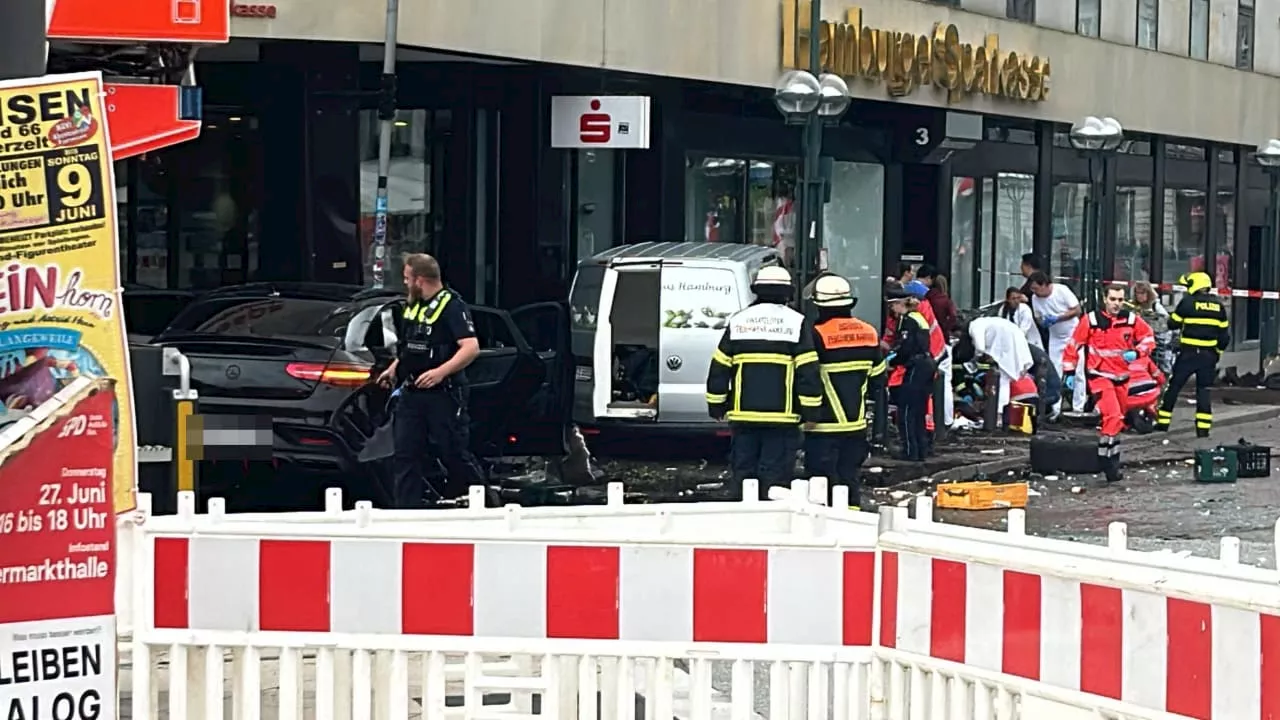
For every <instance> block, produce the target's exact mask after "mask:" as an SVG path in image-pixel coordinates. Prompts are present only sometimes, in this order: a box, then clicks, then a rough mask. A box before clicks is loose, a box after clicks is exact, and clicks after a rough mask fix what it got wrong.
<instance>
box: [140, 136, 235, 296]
mask: <svg viewBox="0 0 1280 720" xmlns="http://www.w3.org/2000/svg"><path fill="white" fill-rule="evenodd" d="M256 130H257V123H256V120H255V119H254V118H244V117H241V116H236V115H232V116H227V115H221V114H219V115H212V116H211V117H210V118H209V122H207V123H206V124H205V129H204V132H203V133H202V134H201V136H200V140H199V141H197V142H192V143H186V144H183V145H179V146H178V147H177V148H176V149H175V150H176V153H177V154H176V156H175V157H176V162H175V163H174V164H172V165H171V167H172V168H174V169H173V171H172V174H171V175H172V177H171V180H170V182H174V183H176V185H177V187H176V192H175V194H174V198H175V199H176V201H177V206H176V210H177V222H178V250H179V251H178V255H177V263H178V278H177V279H178V284H177V286H178V287H181V288H212V287H220V286H223V285H233V284H236V283H241V282H245V281H246V280H248V279H250V275H249V273H250V272H251V271H252V270H253V269H254V268H255V267H256V265H257V262H256V258H253V257H251V255H253V254H256V248H257V243H256V238H257V234H258V233H257V208H256V203H255V202H253V200H252V198H254V197H255V193H254V190H253V188H252V182H253V178H255V177H257V176H258V174H257V172H256V168H255V167H254V163H253V160H252V153H253V152H254V140H255V139H256ZM177 168H181V172H178V170H177ZM139 194H141V192H140V193H139ZM141 224H142V223H141V220H140V221H139V225H141ZM139 229H140V230H141V228H139ZM138 244H139V246H141V245H142V239H141V232H139V241H138ZM161 247H162V248H167V243H166V244H165V245H162V246H161ZM139 249H140V250H141V247H140V248H139Z"/></svg>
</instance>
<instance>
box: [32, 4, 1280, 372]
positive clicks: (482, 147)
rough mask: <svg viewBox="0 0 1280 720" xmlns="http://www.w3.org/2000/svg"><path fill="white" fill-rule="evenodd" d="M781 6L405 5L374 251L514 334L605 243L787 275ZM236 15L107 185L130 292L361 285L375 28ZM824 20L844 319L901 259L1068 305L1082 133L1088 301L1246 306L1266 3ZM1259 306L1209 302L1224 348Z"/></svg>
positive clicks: (327, 14) (1270, 16)
mask: <svg viewBox="0 0 1280 720" xmlns="http://www.w3.org/2000/svg"><path fill="white" fill-rule="evenodd" d="M805 5H806V3H805V2H804V0H695V1H693V2H690V0H471V1H469V2H458V1H457V0H410V1H408V2H402V3H401V8H400V23H399V41H400V43H401V49H400V51H399V54H398V59H399V66H398V71H397V72H398V76H399V88H400V92H399V107H400V110H399V114H398V117H397V120H396V122H395V127H396V136H395V141H394V143H393V156H394V159H393V163H392V172H391V180H390V211H391V219H390V223H389V237H390V239H391V242H392V250H393V251H397V250H415V249H424V250H428V251H431V252H434V253H435V254H437V255H439V256H440V257H441V259H442V261H443V262H444V265H445V268H446V271H447V272H448V274H449V275H450V278H451V280H452V282H454V284H456V285H458V286H459V288H460V289H462V290H463V291H464V292H465V293H467V294H468V295H469V296H471V297H473V298H475V299H476V300H477V301H480V302H487V303H495V304H501V305H517V304H521V303H524V302H530V301H534V300H541V299H549V298H560V297H564V295H565V293H566V291H567V289H568V284H569V281H570V279H571V277H572V272H573V268H574V266H575V263H576V262H577V261H578V260H579V259H581V258H583V257H586V256H589V255H591V254H592V253H594V252H598V251H600V250H603V249H605V248H607V247H610V246H612V245H615V244H620V243H624V242H636V241H643V240H654V239H665V240H672V239H688V240H714V241H718V242H755V243H766V244H781V245H784V246H785V245H786V244H787V243H788V242H790V239H791V238H792V237H793V236H794V227H793V222H791V218H793V217H794V215H793V214H792V211H791V203H792V200H793V190H794V185H795V180H796V177H797V174H798V167H799V157H800V132H799V131H798V130H797V129H795V128H794V127H789V126H787V125H786V124H785V123H784V121H783V119H782V117H781V116H780V115H779V114H778V112H777V111H776V110H775V109H774V107H773V103H772V87H773V85H774V83H775V82H776V80H777V79H778V77H779V75H780V74H781V73H782V72H783V70H784V68H785V67H786V66H788V65H790V64H794V58H795V57H796V56H797V54H798V53H800V52H802V51H803V48H804V47H805V46H806V45H807V43H808V42H809V38H810V36H811V33H810V29H809V28H808V27H807V22H804V18H805V17H807V10H805ZM237 8H238V9H237V11H236V12H234V13H233V20H232V33H233V36H234V37H235V39H234V40H233V42H232V43H231V44H230V45H228V46H225V47H219V48H210V49H207V50H204V51H201V54H200V55H199V56H198V63H197V79H198V81H199V82H200V84H201V85H202V86H204V87H205V109H206V129H205V132H204V135H203V136H202V138H201V139H200V140H199V141H197V142H194V143H191V144H189V145H186V146H183V147H179V148H174V149H172V150H169V151H166V152H164V153H159V154H157V156H155V157H145V158H141V159H137V160H131V161H128V162H126V163H122V167H121V168H120V172H118V173H117V179H118V182H119V183H120V184H121V188H120V193H119V196H120V198H121V203H122V218H124V220H125V221H126V222H125V223H124V225H123V226H122V227H123V231H122V247H121V256H122V259H123V260H124V266H125V267H126V269H127V278H128V279H129V280H130V281H131V282H136V283H139V284H146V285H154V286H160V287H207V286H213V285H220V284H227V283H234V282H239V281H243V280H248V279H272V278H281V279H284V278H290V279H292V278H301V279H316V280H328V281H343V282H364V281H365V274H366V273H365V269H366V265H367V258H368V242H369V238H370V237H371V234H372V232H371V231H372V220H371V218H372V215H373V197H374V190H375V184H376V175H377V170H376V155H377V119H376V110H375V108H376V104H377V94H376V91H377V88H378V84H379V72H380V59H381V47H380V43H381V41H382V37H383V31H384V22H385V17H384V5H383V3H382V2H381V0H346V1H345V2H335V1H333V0H282V1H281V2H278V3H276V4H273V5H240V6H237ZM823 15H824V18H825V20H826V21H827V22H825V23H824V25H823V27H821V28H819V30H818V32H817V33H812V34H816V35H817V37H818V38H819V39H820V41H821V42H822V47H823V57H824V62H825V63H826V64H827V66H828V68H829V69H831V70H833V71H838V72H840V73H841V74H842V75H845V76H846V77H847V79H848V82H849V85H850V89H851V91H852V93H853V95H854V98H855V100H854V103H853V105H852V107H851V108H850V110H849V112H848V113H847V114H846V115H845V117H844V118H843V120H842V121H841V123H840V124H839V125H838V126H837V127H832V128H828V129H827V130H826V133H825V144H824V148H825V154H827V155H829V156H830V157H831V165H830V167H831V170H830V179H831V189H832V197H831V202H830V203H829V204H828V205H827V209H826V218H825V229H826V237H825V242H826V247H825V248H824V257H825V259H826V262H827V264H828V266H829V267H830V268H831V269H833V270H836V271H838V272H841V273H842V274H845V275H847V276H849V277H850V278H851V279H852V280H853V281H854V283H855V285H856V287H857V288H858V289H859V292H860V294H861V295H862V297H863V300H862V301H861V303H860V306H859V307H860V309H861V310H862V312H864V313H866V314H867V315H868V316H874V315H877V314H878V312H879V301H878V298H879V295H880V287H881V284H882V282H883V278H884V276H885V275H886V274H887V273H889V272H892V271H893V269H894V268H896V266H897V264H898V261H899V259H900V258H901V257H902V256H904V255H908V256H921V257H923V258H924V259H926V260H927V261H929V262H933V263H936V264H937V265H939V266H940V267H941V268H942V269H943V271H944V272H945V273H946V274H948V275H949V276H950V277H951V280H952V282H951V286H952V294H953V296H954V297H955V298H956V300H957V301H958V302H959V303H960V304H961V305H964V306H977V305H981V304H985V303H988V302H991V301H993V300H997V299H1000V298H1002V297H1003V294H1004V291H1005V288H1006V287H1008V286H1010V285H1013V284H1017V280H1018V277H1017V275H1018V264H1019V258H1020V256H1021V255H1022V253H1024V252H1037V253H1039V254H1041V255H1042V256H1044V257H1046V258H1048V259H1049V260H1050V262H1051V269H1052V270H1053V273H1054V274H1055V275H1058V276H1061V277H1065V278H1073V277H1075V276H1077V275H1078V274H1079V268H1078V265H1079V260H1080V253H1081V248H1082V245H1083V237H1084V232H1085V217H1086V216H1087V214H1088V212H1089V209H1090V207H1091V203H1092V202H1094V201H1095V199H1092V198H1090V182H1089V180H1090V178H1089V170H1088V165H1087V163H1086V162H1085V160H1084V159H1082V158H1081V157H1080V156H1079V155H1078V154H1077V153H1076V152H1075V151H1074V150H1073V149H1071V148H1070V146H1069V144H1068V142H1067V135H1066V132H1067V129H1068V128H1069V126H1070V124H1071V123H1073V122H1075V121H1077V120H1079V119H1080V118H1082V117H1084V116H1086V115H1099V116H1112V117H1115V118H1117V119H1118V120H1119V121H1120V122H1121V123H1122V124H1123V126H1124V127H1125V129H1126V142H1125V143H1124V145H1123V146H1122V149H1121V152H1120V153H1118V154H1117V155H1116V156H1115V157H1114V158H1113V159H1111V160H1110V161H1109V162H1108V164H1107V168H1106V172H1105V173H1104V187H1105V192H1104V193H1103V195H1102V197H1101V202H1102V206H1103V214H1104V228H1107V229H1108V232H1109V234H1110V241H1109V242H1107V243H1105V248H1104V251H1103V257H1102V263H1103V274H1104V275H1105V276H1107V277H1108V278H1111V279H1118V280H1150V281H1152V282H1156V283H1159V282H1170V281H1172V280H1174V279H1176V277H1177V276H1178V275H1179V274H1181V273H1182V272H1185V271H1186V270H1188V269H1193V268H1196V269H1198V268H1204V269H1206V270H1208V271H1210V272H1211V274H1214V275H1215V277H1216V279H1217V281H1218V283H1219V285H1220V286H1229V287H1240V288H1258V289H1273V288H1259V285H1258V283H1259V282H1260V280H1259V278H1260V275H1259V270H1260V264H1261V259H1262V246H1263V243H1264V241H1265V238H1267V237H1268V235H1267V231H1266V229H1265V217H1266V205H1267V182H1266V177H1265V175H1264V174H1263V173H1262V172H1261V170H1260V169H1259V168H1257V167H1256V166H1255V165H1254V164H1252V163H1251V162H1250V152H1251V151H1252V149H1253V148H1254V147H1256V146H1257V145H1258V144H1259V143H1262V142H1264V141H1266V140H1267V139H1269V138H1271V137H1274V136H1280V127H1278V126H1280V42H1278V40H1280V37H1277V36H1280V25H1277V23H1276V22H1275V18H1276V17H1278V16H1280V0H1052V1H1051V0H1038V1H1037V0H938V1H935V2H925V1H922V0H862V1H861V2H854V0H825V1H824V3H823ZM57 55H58V54H57V48H55V60H56V58H57ZM561 95H580V96H613V95H643V96H646V97H649V98H651V105H650V107H651V113H652V117H651V118H650V123H649V125H650V135H651V137H650V143H649V147H648V149H644V150H608V149H577V150H565V149H557V148H553V147H551V143H550V135H551V130H550V122H551V113H550V107H551V98H553V97H555V96H561ZM1111 228H1114V231H1111ZM1208 258H1212V259H1213V260H1212V262H1210V261H1208V260H1207V259H1208ZM390 275H392V276H394V275H395V273H391V274H390ZM1259 302H1260V301H1255V300H1238V301H1235V306H1234V308H1233V312H1234V313H1235V317H1236V319H1237V320H1236V322H1235V333H1236V342H1237V346H1238V347H1240V348H1247V347H1249V346H1250V343H1251V342H1253V341H1254V340H1255V339H1256V338H1257V336H1258V322H1259V317H1260V315H1259V306H1258V303H1259Z"/></svg>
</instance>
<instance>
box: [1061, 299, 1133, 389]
mask: <svg viewBox="0 0 1280 720" xmlns="http://www.w3.org/2000/svg"><path fill="white" fill-rule="evenodd" d="M1155 348H1156V337H1155V335H1154V334H1153V333H1152V332H1151V326H1150V325H1148V324H1147V321H1146V320H1143V319H1142V318H1140V317H1138V316H1137V315H1136V314H1134V313H1131V312H1129V311H1128V310H1121V311H1120V312H1119V313H1117V314H1115V315H1112V314H1110V313H1107V312H1105V311H1101V310H1094V311H1093V312H1091V313H1087V314H1086V315H1085V316H1084V317H1083V318H1081V319H1080V322H1079V324H1077V325H1076V331H1075V333H1073V334H1072V335H1071V339H1070V340H1068V341H1067V347H1066V349H1065V350H1064V351H1063V353H1062V373H1063V374H1064V375H1070V374H1071V373H1073V372H1075V370H1076V365H1078V364H1079V362H1080V355H1081V352H1080V351H1081V350H1084V369H1085V375H1086V376H1087V377H1089V378H1091V379H1092V378H1105V379H1107V380H1111V381H1112V382H1116V383H1123V382H1127V381H1128V380H1129V362H1130V361H1128V360H1125V359H1124V354H1125V353H1127V352H1129V351H1133V352H1136V353H1138V355H1140V356H1143V357H1146V356H1149V355H1150V354H1151V351H1152V350H1155Z"/></svg>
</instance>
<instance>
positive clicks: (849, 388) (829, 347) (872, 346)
mask: <svg viewBox="0 0 1280 720" xmlns="http://www.w3.org/2000/svg"><path fill="white" fill-rule="evenodd" d="M835 286H836V287H839V288H840V289H841V290H842V291H843V290H844V288H847V287H848V283H847V282H846V281H845V280H844V278H839V279H838V280H837V284H836V285H835ZM821 287H822V286H821V285H820V286H819V288H820V289H821ZM846 292H847V291H846ZM852 309H853V303H852V301H850V302H849V303H848V304H847V305H843V306H833V307H822V306H819V307H817V308H816V310H815V311H816V313H817V318H816V322H815V323H814V325H813V330H812V332H813V340H814V346H815V348H816V349H817V353H818V366H819V372H820V379H821V381H822V386H823V401H822V407H820V408H819V410H818V419H817V421H816V422H815V423H814V424H812V425H809V426H806V427H805V436H804V463H805V474H807V475H808V476H809V477H825V478H827V479H828V480H829V481H830V483H831V485H832V486H833V487H834V486H835V485H847V486H848V487H849V502H850V504H852V505H853V506H855V507H856V506H860V505H861V504H862V501H861V496H862V463H864V462H865V461H866V459H867V456H868V455H869V454H870V450H871V448H870V445H869V444H868V442H867V412H866V410H867V407H866V405H867V387H868V385H869V384H870V382H871V380H872V378H880V379H883V378H884V374H885V363H884V358H883V353H882V351H881V350H880V334H879V333H877V332H876V329H875V328H874V327H872V326H871V325H870V324H868V323H866V322H863V321H862V320H859V319H857V318H855V317H853V316H852V314H853V313H852Z"/></svg>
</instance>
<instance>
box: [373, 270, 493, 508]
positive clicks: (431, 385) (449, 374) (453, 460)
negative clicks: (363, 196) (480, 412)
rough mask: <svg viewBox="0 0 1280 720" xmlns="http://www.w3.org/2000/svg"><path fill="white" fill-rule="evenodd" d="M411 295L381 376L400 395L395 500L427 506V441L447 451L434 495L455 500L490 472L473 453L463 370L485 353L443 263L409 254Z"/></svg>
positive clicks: (411, 505) (404, 505)
mask: <svg viewBox="0 0 1280 720" xmlns="http://www.w3.org/2000/svg"><path fill="white" fill-rule="evenodd" d="M404 284H405V287H406V288H408V292H409V298H408V303H407V304H406V305H405V309H404V318H403V323H402V326H401V328H400V342H399V356H398V357H397V358H396V360H395V362H393V363H391V367H389V368H387V369H386V371H385V372H383V373H382V375H381V376H380V377H379V378H378V382H379V383H381V384H382V385H383V386H384V387H390V386H391V384H392V383H393V382H394V383H395V384H396V385H397V386H398V387H399V390H398V391H397V392H398V393H399V399H398V401H397V403H396V405H395V410H394V417H393V418H392V423H393V427H392V434H393V437H394V439H395V454H394V456H393V458H392V464H393V467H394V475H395V498H396V507H398V508H400V509H412V508H420V507H422V501H423V497H424V495H425V494H426V490H427V483H426V479H425V478H424V476H423V464H424V462H425V461H427V460H428V456H429V453H428V452H427V450H428V448H429V447H430V448H434V449H435V450H436V451H437V452H438V453H439V454H440V461H441V462H442V463H443V464H444V467H445V471H446V472H447V476H446V480H445V483H444V487H443V488H432V490H433V491H434V492H433V494H437V495H441V496H443V498H445V499H453V498H457V497H461V496H463V495H465V494H466V492H467V488H468V487H470V486H472V485H481V484H483V482H484V481H483V478H484V473H483V472H482V471H481V470H480V465H479V463H477V462H476V458H475V456H474V455H472V454H471V449H470V446H471V437H470V432H469V428H468V425H469V423H470V418H469V417H468V416H467V381H466V375H465V373H464V370H465V369H466V367H467V366H468V365H470V364H471V362H472V361H473V360H475V359H476V356H477V355H479V354H480V343H479V341H478V340H477V339H476V328H475V323H474V322H473V321H472V319H471V313H470V312H469V311H468V310H467V306H466V304H465V303H464V302H463V301H462V299H461V298H459V297H458V296H457V294H456V293H454V292H453V291H452V290H450V289H449V288H446V287H445V286H444V283H443V281H442V280H441V277H440V264H439V263H438V262H436V259H435V258H433V257H431V256H430V255H427V254H425V253H412V254H409V255H406V256H405V259H404Z"/></svg>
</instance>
